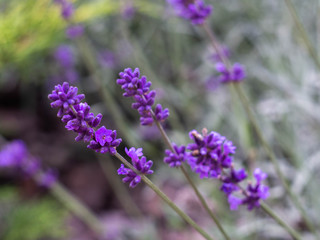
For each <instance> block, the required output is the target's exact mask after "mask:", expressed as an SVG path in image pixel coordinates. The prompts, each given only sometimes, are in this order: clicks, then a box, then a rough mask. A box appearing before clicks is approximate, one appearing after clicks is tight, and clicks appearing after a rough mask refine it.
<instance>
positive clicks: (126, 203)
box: [97, 156, 143, 218]
mask: <svg viewBox="0 0 320 240" xmlns="http://www.w3.org/2000/svg"><path fill="white" fill-rule="evenodd" d="M97 157H98V160H99V163H100V166H101V168H102V170H103V172H104V175H105V176H106V178H107V179H108V182H109V183H110V186H111V188H112V190H113V192H114V193H115V195H116V197H117V199H118V201H119V202H120V204H121V205H122V207H123V209H124V210H125V211H126V212H127V213H128V214H129V215H131V216H136V217H138V218H141V217H142V216H143V214H142V212H141V211H140V209H139V208H138V207H137V205H136V203H135V202H134V201H133V199H132V197H131V195H130V194H129V193H128V191H127V190H126V189H125V186H124V185H123V184H122V182H121V181H120V179H119V178H118V176H117V175H116V172H117V169H116V167H115V165H114V163H113V161H112V159H111V158H109V157H108V159H102V157H101V156H97Z"/></svg>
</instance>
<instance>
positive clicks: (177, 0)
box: [167, 0, 212, 25]
mask: <svg viewBox="0 0 320 240" xmlns="http://www.w3.org/2000/svg"><path fill="white" fill-rule="evenodd" d="M167 2H168V3H169V4H171V5H172V7H173V8H174V10H175V12H176V14H177V15H178V16H180V17H182V18H185V19H188V20H190V21H191V22H192V24H195V25H199V24H203V23H204V21H205V20H206V19H207V18H208V17H209V16H210V14H211V12H212V6H210V5H206V4H205V3H204V1H203V0H167Z"/></svg>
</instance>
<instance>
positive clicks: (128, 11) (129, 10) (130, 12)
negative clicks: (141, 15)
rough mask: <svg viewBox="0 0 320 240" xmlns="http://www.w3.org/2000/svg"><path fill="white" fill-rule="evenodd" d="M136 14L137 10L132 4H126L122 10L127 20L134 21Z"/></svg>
mask: <svg viewBox="0 0 320 240" xmlns="http://www.w3.org/2000/svg"><path fill="white" fill-rule="evenodd" d="M135 13H136V8H135V7H134V6H133V5H132V4H130V3H128V4H126V5H125V6H124V8H123V9H122V17H123V18H124V19H127V20H130V19H132V18H133V17H134V15H135Z"/></svg>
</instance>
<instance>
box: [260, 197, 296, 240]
mask: <svg viewBox="0 0 320 240" xmlns="http://www.w3.org/2000/svg"><path fill="white" fill-rule="evenodd" d="M260 205H261V208H262V209H263V210H264V211H265V212H266V213H267V214H268V215H269V216H270V217H272V218H273V219H274V220H275V221H276V222H277V223H278V224H279V225H280V226H282V227H283V228H284V229H285V230H286V231H287V232H288V233H289V234H290V235H291V236H292V237H293V239H296V240H302V238H301V236H300V235H299V234H298V233H297V232H296V231H295V230H294V229H293V228H291V227H290V226H289V225H288V224H286V222H284V221H283V220H282V219H281V218H280V217H279V216H278V215H277V214H276V213H275V212H274V211H272V210H271V208H269V207H268V205H266V204H265V203H260Z"/></svg>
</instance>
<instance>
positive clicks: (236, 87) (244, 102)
mask: <svg viewBox="0 0 320 240" xmlns="http://www.w3.org/2000/svg"><path fill="white" fill-rule="evenodd" d="M203 28H204V30H205V32H206V33H207V35H208V37H209V38H210V40H211V41H210V42H211V44H212V46H213V47H214V49H215V50H216V52H217V54H218V55H219V56H221V59H222V61H223V62H224V64H225V65H226V66H227V67H229V68H230V66H231V63H230V62H229V60H228V59H227V58H225V57H224V56H223V54H222V51H221V49H220V47H219V44H218V43H217V41H216V39H215V36H214V34H213V32H212V30H211V29H210V28H209V26H208V25H207V24H206V23H205V24H204V25H203ZM231 88H233V89H234V90H235V91H236V93H237V95H238V97H239V99H240V101H241V103H242V105H243V107H244V109H245V111H246V113H247V116H248V118H249V121H250V122H251V124H252V126H253V128H254V130H255V132H256V134H257V136H258V138H259V140H260V142H261V144H262V146H263V148H264V150H265V152H266V153H267V155H268V157H269V158H270V160H271V162H272V164H273V166H274V168H275V170H276V174H277V176H278V177H279V179H280V181H281V183H282V185H283V186H284V188H285V190H286V192H287V193H288V194H289V197H290V199H291V200H292V201H293V203H294V205H295V206H296V207H297V208H298V209H299V211H300V212H301V215H302V218H303V219H304V221H305V222H306V224H307V226H308V228H309V229H310V230H311V231H312V232H313V233H314V234H315V235H316V236H318V233H317V231H316V229H315V227H314V225H313V224H312V222H311V221H310V220H309V217H308V215H307V213H306V211H305V209H304V208H303V206H302V204H301V203H300V201H299V199H298V197H297V196H296V195H295V194H294V193H293V191H292V190H291V188H290V187H289V185H288V183H287V181H286V179H285V177H284V175H283V173H282V171H281V169H280V166H279V163H278V161H277V159H276V156H275V155H274V153H273V151H272V149H271V147H270V146H269V144H268V142H267V141H266V139H265V137H264V135H263V133H262V131H261V129H260V127H259V125H258V122H257V120H256V117H255V115H254V113H253V110H252V107H251V104H250V102H249V100H248V99H247V97H246V95H245V93H244V91H243V89H242V87H241V85H240V84H238V83H232V84H231Z"/></svg>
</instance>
